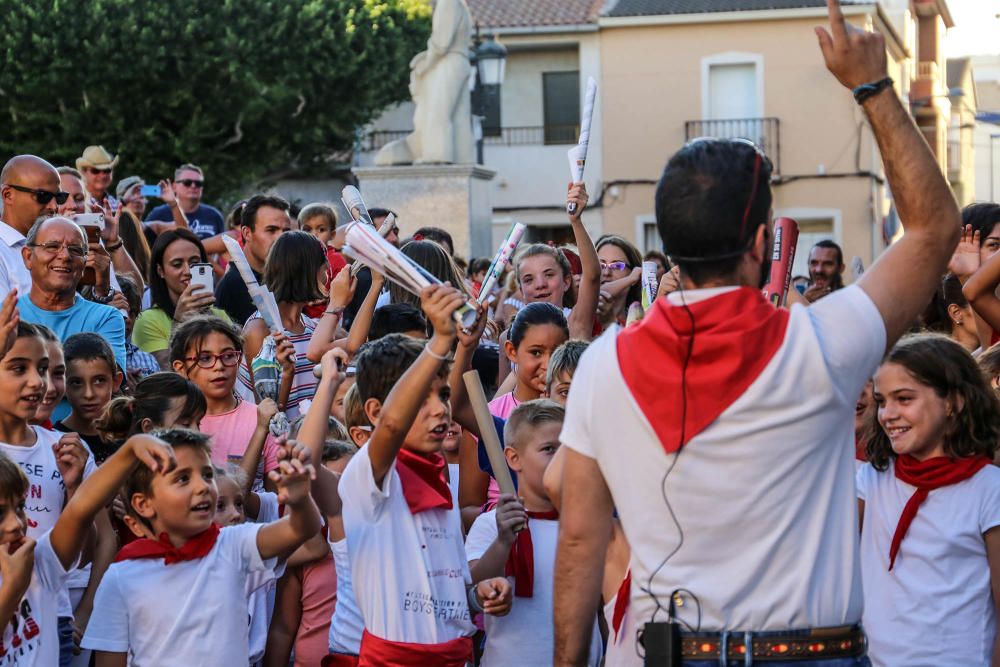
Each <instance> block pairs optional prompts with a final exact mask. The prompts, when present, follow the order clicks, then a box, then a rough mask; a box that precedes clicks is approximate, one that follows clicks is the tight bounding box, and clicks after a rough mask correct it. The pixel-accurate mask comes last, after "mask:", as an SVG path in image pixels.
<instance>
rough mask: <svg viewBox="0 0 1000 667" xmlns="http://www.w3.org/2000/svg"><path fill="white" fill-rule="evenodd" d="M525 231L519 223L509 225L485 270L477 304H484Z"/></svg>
mask: <svg viewBox="0 0 1000 667" xmlns="http://www.w3.org/2000/svg"><path fill="white" fill-rule="evenodd" d="M525 229H527V227H525V226H524V225H522V224H521V223H520V222H515V223H514V224H513V225H511V227H510V231H509V232H507V238H505V239H504V240H503V243H501V244H500V248H499V249H498V250H497V254H496V255H494V257H493V263H491V264H490V268H489V269H487V270H486V277H485V278H484V279H483V286H482V287H481V288H480V290H479V297H478V298H477V300H478V301H479V303H485V302H486V300H487V299H488V298H489V294H490V292H492V291H493V287H494V286H495V285H496V284H497V281H498V280H500V276H501V275H503V271H504V269H506V268H507V265H508V264H510V259H511V257H513V256H514V251H515V250H517V244H519V243H520V242H521V237H522V236H524V230H525Z"/></svg>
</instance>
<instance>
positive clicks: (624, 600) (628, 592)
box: [611, 568, 632, 642]
mask: <svg viewBox="0 0 1000 667" xmlns="http://www.w3.org/2000/svg"><path fill="white" fill-rule="evenodd" d="M631 597H632V568H629V569H628V572H626V573H625V578H624V579H622V584H621V586H619V587H618V594H617V595H615V611H614V613H613V614H612V615H611V627H612V628H613V629H614V631H615V641H616V642H617V641H618V631H619V630H621V628H622V621H624V620H625V611H626V610H627V609H628V603H629V598H631Z"/></svg>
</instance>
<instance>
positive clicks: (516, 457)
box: [503, 447, 521, 472]
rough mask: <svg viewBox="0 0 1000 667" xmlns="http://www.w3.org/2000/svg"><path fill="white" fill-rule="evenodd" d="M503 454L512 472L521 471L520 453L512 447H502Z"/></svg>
mask: <svg viewBox="0 0 1000 667" xmlns="http://www.w3.org/2000/svg"><path fill="white" fill-rule="evenodd" d="M503 455H504V456H505V457H507V465H508V466H510V469H511V470H513V471H514V472H521V454H520V452H518V451H517V450H516V449H514V448H513V447H504V450H503Z"/></svg>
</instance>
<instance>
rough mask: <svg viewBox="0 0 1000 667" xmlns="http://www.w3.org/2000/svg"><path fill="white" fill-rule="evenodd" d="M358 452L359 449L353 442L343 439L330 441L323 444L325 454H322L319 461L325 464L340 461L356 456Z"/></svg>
mask: <svg viewBox="0 0 1000 667" xmlns="http://www.w3.org/2000/svg"><path fill="white" fill-rule="evenodd" d="M357 452H358V448H357V447H356V446H355V445H354V443H353V442H349V441H347V440H342V439H338V440H330V439H328V440H327V441H326V442H324V443H323V452H322V453H321V454H320V457H319V460H320V461H322V462H323V463H326V462H327V461H339V460H340V459H342V458H344V457H345V456H354V455H355V454H356V453H357Z"/></svg>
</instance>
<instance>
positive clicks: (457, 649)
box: [339, 285, 511, 667]
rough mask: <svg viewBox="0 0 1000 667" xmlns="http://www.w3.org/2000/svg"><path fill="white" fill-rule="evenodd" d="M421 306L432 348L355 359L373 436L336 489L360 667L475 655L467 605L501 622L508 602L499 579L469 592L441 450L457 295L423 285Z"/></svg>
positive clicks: (399, 348)
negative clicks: (357, 613)
mask: <svg viewBox="0 0 1000 667" xmlns="http://www.w3.org/2000/svg"><path fill="white" fill-rule="evenodd" d="M421 302H422V304H423V309H424V312H425V313H426V315H427V319H428V320H429V321H430V322H431V323H432V325H433V328H434V335H433V336H432V337H431V340H430V341H429V342H427V343H426V344H421V343H420V342H418V341H416V340H413V339H410V338H406V337H405V336H402V335H389V336H386V337H384V338H381V339H379V340H378V341H374V342H372V343H369V344H368V345H366V346H365V347H364V348H362V350H361V352H360V353H359V355H358V359H357V361H356V366H357V385H356V386H357V388H358V393H359V398H360V399H361V401H362V402H363V404H364V406H365V411H366V412H367V414H368V417H369V418H370V419H371V421H372V423H373V424H374V430H373V431H372V435H371V439H370V440H369V441H368V442H367V443H366V444H365V445H364V446H363V447H362V448H361V449H360V450H359V451H358V453H357V454H356V455H355V456H354V458H353V459H352V460H351V462H350V463H349V464H348V465H347V468H346V469H345V470H344V474H343V477H342V478H341V480H340V486H339V491H340V497H341V499H342V501H343V518H344V529H345V531H346V533H347V547H348V552H349V555H350V561H351V573H352V583H353V588H354V594H355V596H356V598H357V602H358V607H359V608H360V609H361V611H362V614H363V616H364V621H365V632H364V635H363V638H362V640H361V650H360V656H359V664H360V665H362V666H364V665H387V664H392V665H399V666H401V667H407V666H409V665H413V666H414V667H417V666H418V665H420V666H422V665H439V666H443V667H463V666H464V665H465V663H466V662H468V661H469V660H471V659H472V640H471V636H472V634H473V633H474V631H475V628H474V626H473V625H472V622H471V614H470V609H471V610H473V611H479V610H485V611H486V613H488V614H493V615H502V614H505V613H507V612H508V611H509V610H510V605H511V587H510V584H509V582H508V581H507V580H506V579H503V578H499V577H498V578H492V579H485V580H483V581H481V582H479V584H478V585H477V586H475V587H473V586H471V580H470V578H469V571H468V566H467V563H466V560H465V552H464V548H463V545H462V527H461V523H460V520H459V515H458V511H457V508H455V507H454V504H453V502H452V498H451V491H450V489H449V488H448V484H447V482H446V481H445V479H444V477H443V471H444V459H442V458H441V455H440V453H439V451H440V449H441V446H442V443H443V441H444V439H445V437H446V436H447V432H448V426H449V424H450V422H451V410H450V406H449V404H448V393H449V392H448V384H447V381H446V377H445V373H446V372H447V365H446V364H445V360H446V359H447V355H448V354H449V353H450V351H451V348H452V345H453V343H454V342H455V337H456V334H457V331H456V323H455V320H454V313H455V311H456V310H457V309H459V308H461V307H462V306H463V305H464V304H465V298H464V296H463V295H462V294H461V293H460V292H459V291H458V290H456V289H455V288H453V287H448V286H444V285H432V286H429V287H426V288H425V289H424V290H423V291H422V293H421ZM415 563H416V564H420V566H419V567H415V566H414V564H415Z"/></svg>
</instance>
